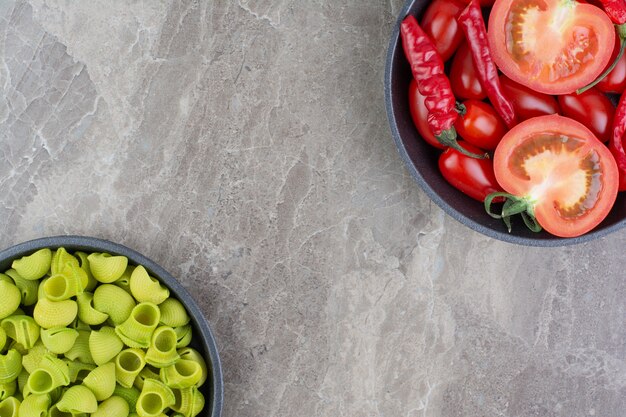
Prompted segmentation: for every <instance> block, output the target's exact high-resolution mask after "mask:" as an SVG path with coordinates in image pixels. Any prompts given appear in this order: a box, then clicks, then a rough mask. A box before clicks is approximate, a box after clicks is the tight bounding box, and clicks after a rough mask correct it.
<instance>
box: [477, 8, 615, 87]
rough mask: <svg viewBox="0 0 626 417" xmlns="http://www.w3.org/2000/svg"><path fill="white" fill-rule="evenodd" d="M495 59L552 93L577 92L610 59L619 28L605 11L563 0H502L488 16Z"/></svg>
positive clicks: (514, 74)
mask: <svg viewBox="0 0 626 417" xmlns="http://www.w3.org/2000/svg"><path fill="white" fill-rule="evenodd" d="M488 34H489V43H490V45H491V51H492V53H493V58H494V60H495V62H496V64H497V65H498V67H499V68H500V70H502V72H503V73H504V74H506V76H507V77H509V78H510V79H512V80H513V81H516V82H518V83H520V84H523V85H525V86H527V87H530V88H532V89H533V90H536V91H539V92H542V93H547V94H565V93H572V92H574V91H576V90H577V89H579V88H581V87H584V86H586V85H587V84H589V83H590V82H592V81H593V80H595V79H596V78H597V77H598V75H600V73H602V70H604V68H606V65H607V64H608V62H609V59H610V58H611V51H612V50H613V49H612V48H607V47H606V45H611V46H613V45H614V44H615V28H614V27H613V23H612V22H611V20H610V19H609V18H608V16H607V15H606V13H604V11H603V10H601V9H599V8H597V7H595V6H592V5H590V4H584V3H579V2H576V1H573V0H572V1H570V0H567V1H563V0H541V1H537V0H497V1H496V2H495V4H494V6H493V9H491V14H490V16H489V32H488Z"/></svg>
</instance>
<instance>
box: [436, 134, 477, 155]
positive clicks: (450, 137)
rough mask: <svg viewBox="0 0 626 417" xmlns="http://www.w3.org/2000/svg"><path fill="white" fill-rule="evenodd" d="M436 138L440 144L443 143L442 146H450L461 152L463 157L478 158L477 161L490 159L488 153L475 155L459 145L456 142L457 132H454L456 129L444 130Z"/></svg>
mask: <svg viewBox="0 0 626 417" xmlns="http://www.w3.org/2000/svg"><path fill="white" fill-rule="evenodd" d="M435 138H437V140H438V141H439V143H441V144H442V145H444V146H448V147H450V148H452V149H454V150H456V151H459V152H461V153H462V154H463V155H466V156H469V157H470V158H476V159H486V158H489V154H487V153H484V154H482V155H481V154H478V153H473V152H470V151H468V150H466V149H464V148H463V147H462V146H461V145H459V142H458V141H457V140H456V130H454V128H450V129H447V130H444V131H443V132H441V134H440V135H437V136H435Z"/></svg>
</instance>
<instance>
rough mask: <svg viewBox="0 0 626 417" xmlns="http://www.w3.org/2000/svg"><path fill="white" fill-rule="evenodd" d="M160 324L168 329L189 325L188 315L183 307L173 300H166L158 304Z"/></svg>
mask: <svg viewBox="0 0 626 417" xmlns="http://www.w3.org/2000/svg"><path fill="white" fill-rule="evenodd" d="M159 310H161V323H163V324H164V325H166V326H170V327H180V326H184V325H185V324H187V323H189V315H188V314H187V310H186V309H185V306H183V304H182V303H181V302H180V301H178V300H177V299H175V298H168V299H167V300H165V301H163V302H162V303H161V304H159Z"/></svg>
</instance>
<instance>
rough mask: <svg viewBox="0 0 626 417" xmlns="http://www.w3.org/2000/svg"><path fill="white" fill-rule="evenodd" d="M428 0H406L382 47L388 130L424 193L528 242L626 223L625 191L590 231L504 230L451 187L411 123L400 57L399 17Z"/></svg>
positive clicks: (407, 73)
mask: <svg viewBox="0 0 626 417" xmlns="http://www.w3.org/2000/svg"><path fill="white" fill-rule="evenodd" d="M429 3H430V0H409V1H407V2H406V4H405V6H404V8H403V9H402V11H401V12H400V16H399V17H398V21H397V22H396V25H395V26H394V29H393V32H392V34H391V41H390V43H389V50H388V51H387V64H386V68H385V100H386V104H387V117H388V118H389V124H390V126H391V133H392V135H393V138H394V140H395V142H396V146H397V147H398V152H399V153H400V156H401V157H402V159H403V160H404V162H405V163H406V166H407V168H408V169H409V172H410V173H411V175H412V176H413V178H415V180H416V181H417V182H418V184H419V185H420V186H421V187H422V188H423V189H424V191H425V192H426V194H428V196H429V197H430V198H431V199H432V200H433V201H434V202H435V203H437V205H438V206H439V207H441V208H442V209H443V210H444V211H445V212H446V213H448V214H449V215H450V216H452V217H453V218H455V219H456V220H458V221H460V222H461V223H463V224H464V225H466V226H468V227H470V228H472V229H474V230H476V231H478V232H480V233H482V234H484V235H487V236H489V237H492V238H495V239H500V240H504V241H506V242H511V243H517V244H520V245H528V246H564V245H570V244H575V243H581V242H587V241H590V240H593V239H596V238H598V237H601V236H604V235H607V234H609V233H611V232H613V231H615V230H617V229H620V228H622V227H624V225H626V193H620V194H619V195H618V197H617V201H616V203H615V206H614V207H613V210H612V211H611V212H610V213H609V215H608V216H607V218H606V219H605V220H604V221H603V222H602V223H601V224H600V225H598V226H597V227H596V228H595V229H594V230H592V231H591V232H589V233H587V234H585V235H583V236H580V237H577V238H569V239H563V238H559V237H556V236H553V235H551V234H549V233H547V232H545V231H542V232H540V233H533V232H531V231H530V230H528V229H527V228H526V227H525V226H524V223H523V222H522V221H521V219H514V222H513V231H512V233H510V234H509V233H508V232H507V230H506V227H505V226H504V223H503V222H502V221H501V220H498V219H494V218H492V217H490V216H488V215H487V213H485V209H484V207H483V205H482V204H481V203H479V202H477V201H476V200H473V199H471V198H469V197H467V196H466V195H465V194H463V193H461V192H460V191H458V190H457V189H455V188H453V187H452V186H451V185H450V184H448V183H447V182H446V180H445V179H444V178H443V177H442V176H441V174H440V173H439V169H438V167H437V160H438V157H439V152H438V151H437V150H436V149H434V148H432V147H431V146H430V145H428V144H427V143H426V142H425V141H424V140H423V139H422V138H421V137H420V136H419V133H418V132H417V130H416V129H415V127H414V125H413V121H412V120H411V114H410V112H409V99H408V91H409V83H410V81H411V78H412V75H411V70H410V68H409V64H408V63H407V61H406V59H405V58H404V52H403V51H402V43H401V41H400V22H401V21H402V19H404V17H405V16H406V15H408V14H412V15H413V16H415V17H416V18H418V19H419V18H420V17H421V15H422V13H423V12H424V11H425V9H426V7H427V5H428V4H429Z"/></svg>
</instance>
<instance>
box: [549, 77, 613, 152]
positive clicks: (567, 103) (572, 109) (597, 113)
mask: <svg viewBox="0 0 626 417" xmlns="http://www.w3.org/2000/svg"><path fill="white" fill-rule="evenodd" d="M558 100H559V106H560V107H561V111H562V112H563V115H564V116H567V117H569V118H571V119H574V120H576V121H578V122H580V123H582V124H583V125H585V126H586V127H587V128H588V129H589V130H591V132H592V133H593V134H594V135H595V136H596V138H598V139H600V140H601V141H602V142H607V141H608V140H609V139H610V138H611V128H612V126H613V116H614V114H615V106H614V105H613V103H611V100H609V98H608V97H607V96H605V95H604V93H603V92H602V91H600V90H598V89H597V88H592V89H590V90H587V91H585V92H584V93H582V94H576V93H573V94H564V95H561V96H558Z"/></svg>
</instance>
